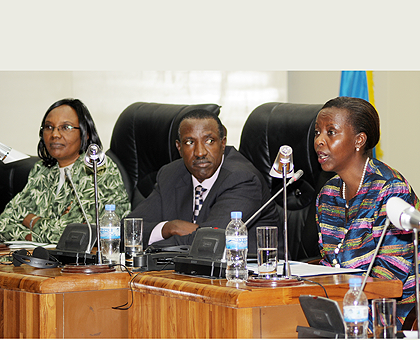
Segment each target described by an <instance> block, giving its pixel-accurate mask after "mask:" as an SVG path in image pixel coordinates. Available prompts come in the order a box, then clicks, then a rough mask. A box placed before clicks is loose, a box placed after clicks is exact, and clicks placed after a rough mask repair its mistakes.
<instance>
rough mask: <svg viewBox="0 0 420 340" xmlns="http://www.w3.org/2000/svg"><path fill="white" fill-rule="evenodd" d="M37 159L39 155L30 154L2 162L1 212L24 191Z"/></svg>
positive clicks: (0, 184) (0, 172)
mask: <svg viewBox="0 0 420 340" xmlns="http://www.w3.org/2000/svg"><path fill="white" fill-rule="evenodd" d="M37 161H39V158H38V157H36V156H30V157H29V158H26V159H22V160H20V161H17V162H13V163H9V164H3V163H2V162H0V213H1V212H3V210H4V207H5V206H6V204H7V203H8V202H9V201H10V200H11V199H12V198H13V197H14V196H15V195H16V194H17V193H18V192H21V191H22V189H23V188H24V186H25V185H26V183H27V182H28V175H29V171H31V169H32V168H33V166H34V165H35V163H36V162H37Z"/></svg>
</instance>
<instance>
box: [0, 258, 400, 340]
mask: <svg viewBox="0 0 420 340" xmlns="http://www.w3.org/2000/svg"><path fill="white" fill-rule="evenodd" d="M349 277H351V276H350V275H334V276H319V277H314V278H312V279H313V280H314V281H317V282H319V283H321V284H322V285H324V287H325V288H326V290H327V292H328V295H329V297H330V298H332V299H334V300H337V301H342V299H343V296H344V294H345V293H346V292H347V290H348V279H349ZM129 280H130V276H129V275H128V273H126V272H113V273H103V274H91V275H86V274H62V273H61V271H60V269H59V268H52V269H36V268H33V267H29V266H28V265H22V266H20V267H13V266H5V265H0V320H1V321H0V337H3V338H251V337H254V338H270V337H276V338H293V337H297V333H296V326H297V325H302V326H305V325H307V323H306V319H305V317H304V315H303V313H302V311H301V308H300V305H299V301H298V298H299V295H301V294H313V295H320V296H324V291H323V290H322V288H321V287H319V286H318V285H316V284H307V283H305V284H303V285H300V286H295V287H284V288H251V287H247V286H245V285H241V286H240V287H239V289H238V288H236V287H235V286H233V287H230V286H228V285H227V281H226V280H211V279H206V278H199V277H190V276H186V275H179V274H175V273H174V272H173V271H162V272H148V273H139V274H138V275H137V276H136V277H135V278H134V279H133V285H132V287H133V291H134V293H133V297H134V300H133V306H132V307H131V308H130V309H129V310H128V311H122V310H114V309H112V307H113V306H119V305H122V304H124V303H126V302H127V301H128V302H131V292H130V291H129V290H128V287H129ZM365 292H366V293H367V296H368V298H369V299H372V298H378V297H398V296H401V293H402V285H401V282H400V281H384V280H378V279H370V280H369V281H368V283H367V285H366V288H365Z"/></svg>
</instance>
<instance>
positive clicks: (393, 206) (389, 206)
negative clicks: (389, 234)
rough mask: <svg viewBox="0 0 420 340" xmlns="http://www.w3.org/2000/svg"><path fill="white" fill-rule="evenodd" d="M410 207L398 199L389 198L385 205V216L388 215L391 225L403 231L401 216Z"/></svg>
mask: <svg viewBox="0 0 420 340" xmlns="http://www.w3.org/2000/svg"><path fill="white" fill-rule="evenodd" d="M410 207H411V205H410V204H408V203H407V202H406V201H404V200H403V199H402V198H399V197H391V198H390V199H389V200H388V202H387V203H386V214H387V215H388V217H389V219H390V221H391V223H392V224H393V225H394V226H395V227H397V228H398V229H403V230H404V228H403V226H402V225H401V215H402V214H403V212H404V210H406V209H408V208H410Z"/></svg>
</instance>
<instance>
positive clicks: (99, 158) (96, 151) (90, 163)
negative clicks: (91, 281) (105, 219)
mask: <svg viewBox="0 0 420 340" xmlns="http://www.w3.org/2000/svg"><path fill="white" fill-rule="evenodd" d="M85 165H86V166H87V167H89V168H92V169H93V187H94V190H95V215H96V235H97V237H96V240H97V244H98V251H97V253H96V257H97V262H98V264H100V265H101V264H102V251H101V245H100V243H99V235H100V229H99V198H98V196H99V195H98V178H97V177H98V176H97V175H98V168H99V167H101V166H104V167H106V157H105V154H104V152H103V151H102V150H101V148H100V147H99V146H98V145H96V144H90V145H89V146H88V148H87V150H86V155H85Z"/></svg>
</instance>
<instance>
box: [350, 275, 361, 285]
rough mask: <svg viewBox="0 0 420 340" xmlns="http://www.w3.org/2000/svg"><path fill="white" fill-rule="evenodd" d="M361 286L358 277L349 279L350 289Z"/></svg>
mask: <svg viewBox="0 0 420 340" xmlns="http://www.w3.org/2000/svg"><path fill="white" fill-rule="evenodd" d="M361 285H362V278H360V277H352V278H350V279H349V286H350V287H358V286H361Z"/></svg>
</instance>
